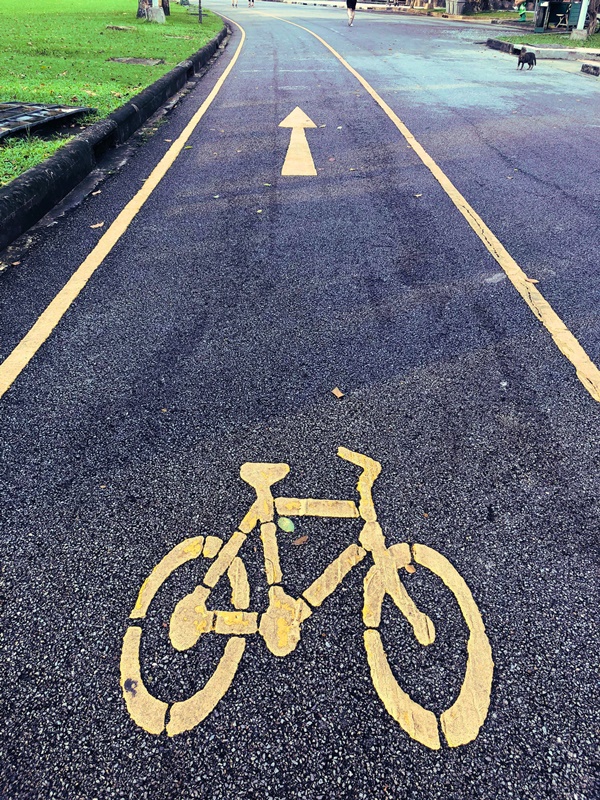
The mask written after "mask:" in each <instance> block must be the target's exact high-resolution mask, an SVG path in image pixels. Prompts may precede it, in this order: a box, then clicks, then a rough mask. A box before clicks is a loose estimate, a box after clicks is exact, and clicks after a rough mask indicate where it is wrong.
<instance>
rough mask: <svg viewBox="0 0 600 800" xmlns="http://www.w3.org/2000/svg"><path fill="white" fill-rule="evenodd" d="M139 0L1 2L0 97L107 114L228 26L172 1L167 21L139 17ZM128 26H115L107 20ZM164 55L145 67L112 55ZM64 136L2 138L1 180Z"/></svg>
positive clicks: (34, 161)
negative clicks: (154, 63) (88, 109)
mask: <svg viewBox="0 0 600 800" xmlns="http://www.w3.org/2000/svg"><path fill="white" fill-rule="evenodd" d="M136 11H137V2H136V0H96V1H95V2H94V0H0V30H1V31H2V38H3V41H2V48H1V49H0V100H2V101H8V100H23V101H26V102H42V103H65V104H69V105H83V106H92V107H93V108H96V109H98V110H97V112H96V113H95V114H94V115H92V116H91V117H90V118H89V119H90V121H94V120H96V119H100V118H101V117H104V116H106V115H107V114H108V113H109V112H110V111H113V110H114V109H115V108H117V107H118V106H120V105H122V104H123V103H124V102H125V101H126V100H127V99H128V98H130V97H133V96H134V95H136V94H137V93H138V92H140V91H141V90H142V89H143V88H144V87H146V86H148V85H149V84H151V83H153V82H154V81H155V80H156V79H157V78H159V77H160V76H161V75H163V74H164V73H165V72H168V71H169V70H170V69H172V68H173V67H174V66H175V65H176V64H178V63H179V62H180V61H183V60H184V59H185V58H187V57H188V56H189V55H191V54H192V53H194V52H195V51H196V50H199V49H200V48H201V47H202V46H203V45H204V44H206V42H208V41H209V40H210V39H212V38H213V37H214V36H215V35H216V34H217V33H218V31H219V30H220V29H221V27H222V24H223V23H222V21H221V20H220V19H219V17H217V16H216V15H214V14H211V13H210V12H206V13H205V14H204V22H203V24H202V25H199V24H198V17H197V16H196V15H193V14H190V13H189V10H188V7H185V6H179V5H177V4H176V3H175V2H173V0H172V2H171V16H170V17H167V22H166V24H165V25H157V24H155V23H149V22H146V21H145V20H138V19H136V16H135V14H136ZM111 25H113V26H119V27H125V28H126V30H115V29H112V28H110V27H109V26H111ZM128 57H135V58H153V59H163V60H164V64H159V65H157V66H143V65H137V64H123V63H120V62H116V61H110V59H111V58H128ZM64 141H66V139H58V140H57V138H56V137H55V138H52V139H49V140H44V139H41V138H38V137H37V136H31V137H29V138H28V139H27V138H25V139H17V138H10V139H3V140H2V143H1V144H0V185H3V184H5V183H7V182H8V181H10V180H12V179H13V178H14V177H16V175H18V174H20V173H21V172H23V171H24V170H25V169H28V168H29V167H31V166H34V164H37V163H39V162H40V161H42V160H43V159H44V158H46V157H47V156H48V155H50V154H51V153H53V152H54V151H55V150H56V149H57V147H59V146H60V144H62V143H64Z"/></svg>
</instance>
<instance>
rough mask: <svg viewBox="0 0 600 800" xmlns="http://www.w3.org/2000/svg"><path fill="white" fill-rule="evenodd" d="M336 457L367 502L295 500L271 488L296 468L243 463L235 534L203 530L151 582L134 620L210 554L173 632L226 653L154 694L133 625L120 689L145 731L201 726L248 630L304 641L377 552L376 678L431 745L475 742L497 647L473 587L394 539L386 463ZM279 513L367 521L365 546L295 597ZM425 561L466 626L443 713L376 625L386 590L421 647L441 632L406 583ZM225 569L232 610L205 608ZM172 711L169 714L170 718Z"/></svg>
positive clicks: (179, 642) (373, 583) (367, 590)
mask: <svg viewBox="0 0 600 800" xmlns="http://www.w3.org/2000/svg"><path fill="white" fill-rule="evenodd" d="M338 455H339V456H340V458H342V459H344V460H345V461H348V462H350V463H351V464H354V465H355V466H358V467H360V469H361V474H360V477H359V479H358V483H357V487H356V488H357V491H358V495H359V502H358V504H356V503H355V502H354V501H352V500H324V499H310V498H294V497H276V498H274V497H273V494H272V487H273V486H274V484H276V483H278V482H279V481H281V480H283V478H285V476H286V475H287V474H288V472H289V469H290V468H289V466H288V465H287V464H271V463H246V464H243V466H242V467H241V470H240V476H241V478H242V479H243V480H244V481H245V482H246V483H248V484H249V485H250V486H252V487H253V489H254V490H255V492H256V500H255V501H254V503H253V504H252V506H251V507H250V510H249V511H248V513H247V514H246V516H245V517H244V518H243V520H242V522H241V523H240V525H239V527H238V530H236V531H235V532H234V533H233V534H232V536H231V537H230V538H229V540H228V541H227V542H226V543H225V544H224V545H223V543H222V541H221V539H219V538H218V537H216V536H206V537H204V536H195V537H191V538H189V539H186V540H185V541H183V542H181V543H180V544H178V545H176V546H175V547H174V548H173V549H172V550H171V551H170V552H169V553H168V554H167V555H166V556H165V557H164V558H163V559H162V560H161V561H160V562H159V564H158V565H157V566H156V567H155V568H154V570H153V571H152V573H151V574H150V576H149V577H148V578H147V579H146V581H144V583H143V585H142V587H141V589H140V591H139V594H138V598H137V601H136V603H135V606H134V608H133V610H132V612H131V615H130V619H132V620H142V619H144V618H145V616H146V613H147V611H148V609H149V606H150V603H151V602H152V600H153V599H154V597H155V595H156V593H157V591H158V590H159V588H160V587H161V586H162V585H163V583H164V582H165V581H166V580H167V578H168V577H169V576H170V575H171V574H172V573H173V572H174V571H175V570H176V569H178V568H179V567H180V566H182V565H183V564H185V563H186V562H188V561H191V560H194V559H197V558H199V557H200V556H203V557H204V558H207V559H211V560H212V563H211V565H210V566H209V567H208V569H207V571H206V574H205V575H204V578H203V579H202V582H201V583H200V584H199V585H198V586H196V588H195V589H194V590H193V591H192V592H191V593H189V594H188V595H186V596H185V597H184V598H183V599H182V600H180V601H179V602H178V603H177V605H176V606H175V609H174V611H173V614H172V616H171V619H170V625H169V637H170V641H171V644H172V645H173V647H174V648H175V649H176V650H178V651H185V650H188V649H189V648H191V647H193V646H194V645H195V644H196V643H197V642H198V640H199V639H200V637H201V636H203V635H206V634H211V633H214V634H221V635H227V636H229V637H230V638H229V639H228V641H227V644H226V646H225V650H224V652H223V655H222V657H221V659H220V661H219V663H218V665H217V667H216V669H215V671H214V672H213V674H212V675H211V677H210V678H209V679H208V681H207V682H206V684H205V685H204V686H203V687H202V688H201V689H199V690H198V691H197V692H196V693H195V694H193V695H192V696H191V697H189V698H187V699H186V700H182V701H179V702H175V703H173V704H172V705H169V703H167V702H165V701H163V700H160V699H159V698H156V697H154V696H153V695H152V694H151V692H150V691H149V690H148V688H147V687H146V685H145V684H144V681H143V678H142V674H141V672H142V670H141V664H140V645H141V638H142V628H141V627H140V626H139V625H131V626H130V627H129V628H128V629H127V631H126V633H125V637H124V640H123V649H122V655H121V687H122V690H123V695H124V698H125V702H126V705H127V709H128V711H129V714H130V716H131V717H132V719H133V720H134V722H135V723H136V724H137V725H139V726H140V727H142V728H143V729H144V730H146V731H148V732H149V733H153V734H160V733H162V732H163V731H165V730H166V732H167V735H169V736H175V735H177V734H180V733H182V732H184V731H188V730H191V729H193V728H194V727H196V725H198V724H199V723H200V722H201V721H202V720H203V719H205V718H206V717H207V716H208V715H209V714H210V713H211V711H212V710H213V709H214V708H215V707H216V705H217V703H218V702H219V701H220V700H221V698H222V697H223V695H224V694H225V692H226V691H227V690H228V689H229V687H230V685H231V682H232V680H233V678H234V675H235V673H236V671H237V669H238V666H239V663H240V660H241V658H242V655H243V653H244V649H245V647H246V637H247V636H249V635H252V634H259V635H260V636H262V638H263V639H264V641H265V643H266V645H267V648H268V649H269V650H270V651H271V652H272V653H273V654H274V655H275V656H279V657H283V656H287V655H289V654H290V653H291V652H293V650H294V649H295V648H296V646H297V645H298V642H299V641H300V637H301V626H302V624H303V623H304V622H305V621H306V620H307V619H308V618H309V617H310V616H311V615H312V614H313V613H314V612H315V611H316V609H318V608H319V606H321V604H322V603H323V602H324V601H325V600H326V598H327V597H329V595H330V594H332V592H334V591H335V589H336V588H337V587H338V586H339V585H340V583H341V582H342V580H343V579H344V577H345V576H346V575H347V574H348V573H349V572H350V570H351V569H352V568H353V567H354V566H356V565H357V564H358V563H360V562H361V561H362V560H363V559H364V558H365V557H366V556H367V555H370V556H371V557H372V560H373V564H372V566H371V567H370V569H369V571H368V572H367V574H366V576H365V579H364V605H363V612H362V617H363V623H364V625H365V628H366V630H365V631H364V643H365V649H366V653H367V659H368V663H369V667H370V671H371V678H372V680H373V685H374V686H375V689H376V691H377V693H378V694H379V697H380V698H381V700H382V701H383V704H384V706H385V708H386V710H387V711H388V712H389V714H390V715H391V716H392V717H393V718H394V719H395V720H396V721H397V722H398V723H399V724H400V726H401V727H402V728H403V729H404V730H405V731H406V732H407V733H408V735H409V736H411V737H412V738H413V739H415V740H416V741H418V742H420V743H421V744H422V745H424V746H426V747H428V748H430V749H433V750H437V749H439V748H440V733H439V728H440V727H441V730H442V732H443V734H444V736H445V739H446V741H447V743H448V744H449V745H450V746H451V747H457V746H459V745H464V744H467V743H468V742H470V741H472V740H473V739H475V737H476V736H477V734H478V733H479V730H480V728H481V726H482V725H483V723H484V721H485V718H486V716H487V711H488V708H489V701H490V694H491V686H492V678H493V669H494V664H493V661H492V652H491V647H490V644H489V640H488V637H487V634H486V632H485V628H484V624H483V621H482V619H481V614H480V612H479V609H478V608H477V605H476V603H475V601H474V600H473V597H472V594H471V592H470V590H469V588H468V586H467V584H466V583H465V581H464V580H463V578H462V577H461V576H460V574H459V573H458V572H457V571H456V569H455V568H454V567H453V566H452V564H451V563H450V562H449V561H448V560H447V559H446V558H445V557H444V556H443V555H441V554H440V553H438V552H437V551H435V550H433V549H432V548H430V547H427V546H426V545H422V544H413V545H412V546H410V545H409V544H407V543H402V544H395V545H392V546H390V547H388V546H387V545H386V542H385V537H384V535H383V532H382V530H381V526H380V525H379V523H378V522H377V514H376V511H375V505H374V502H373V496H372V488H373V484H374V482H375V480H376V479H377V477H378V475H379V474H380V472H381V464H379V462H377V461H375V460H374V459H372V458H369V457H368V456H365V455H362V454H360V453H356V452H353V451H351V450H348V449H346V448H345V447H340V448H339V449H338ZM276 513H277V514H278V515H279V516H280V517H303V516H316V517H329V518H338V519H342V518H345V519H362V521H363V526H362V529H361V532H360V534H359V537H358V543H354V544H351V545H349V546H348V547H347V548H346V549H345V550H344V551H343V552H342V553H341V554H340V555H339V556H338V557H337V558H336V559H335V560H334V561H333V562H332V563H331V564H329V565H328V566H327V567H326V569H325V570H324V571H323V573H322V574H321V575H320V576H319V577H318V578H317V579H316V580H315V581H313V583H311V585H310V586H309V587H308V588H307V589H306V590H305V591H304V592H302V594H301V596H300V597H298V598H294V597H291V596H290V595H288V594H287V593H286V592H285V591H284V589H283V587H282V586H281V581H282V579H283V572H282V569H281V565H280V559H279V546H278V542H277V525H276V523H275V514H276ZM255 530H257V531H260V537H261V541H262V547H263V553H264V568H265V574H266V579H267V582H268V584H269V605H268V608H267V609H266V611H265V612H264V613H263V614H262V615H260V616H259V614H258V613H257V612H253V611H248V610H247V609H248V606H249V604H250V587H249V584H248V578H247V573H246V568H245V566H244V562H243V561H242V559H241V558H240V556H239V555H238V553H239V551H240V548H241V547H242V545H243V544H244V542H245V541H246V539H247V537H248V536H249V535H250V534H251V533H252V532H253V531H255ZM413 562H414V564H417V565H421V566H423V567H425V568H427V569H428V570H430V571H431V572H433V573H434V574H435V575H437V576H438V577H439V578H440V579H441V580H442V581H443V582H444V584H445V585H446V586H447V588H448V589H449V590H450V591H451V592H452V593H453V594H454V596H455V598H456V600H457V602H458V605H459V607H460V610H461V612H462V615H463V617H464V620H465V623H466V625H467V628H468V631H469V638H468V641H467V665H466V670H465V677H464V680H463V684H462V687H461V690H460V692H459V695H458V697H457V699H456V701H455V702H454V703H453V704H452V706H450V708H448V709H447V710H446V711H444V712H443V713H442V714H441V715H440V719H439V725H438V719H437V717H436V715H435V714H434V713H433V712H432V711H430V710H428V709H426V708H424V707H423V706H421V705H420V704H419V703H416V702H415V701H414V700H413V699H412V698H411V697H410V696H409V695H408V694H407V693H406V692H404V690H403V689H402V688H401V687H400V685H399V683H398V681H397V680H396V678H395V677H394V674H393V672H392V670H391V668H390V665H389V662H388V659H387V656H386V653H385V650H384V646H383V643H382V639H381V635H380V633H379V630H378V628H379V626H380V622H381V607H382V603H383V600H384V598H385V596H386V595H389V596H390V597H391V599H392V600H393V602H394V603H395V605H396V607H397V608H398V609H399V611H400V612H401V613H402V614H403V615H404V616H405V617H406V619H407V620H408V622H409V623H410V625H411V626H412V629H413V632H414V635H415V637H416V639H417V640H418V641H419V642H420V644H422V645H424V646H426V645H430V644H431V643H432V642H433V641H434V639H435V628H434V625H433V622H432V621H431V619H430V618H429V617H428V616H427V615H426V614H424V613H423V612H421V611H420V610H419V609H418V608H417V606H416V605H415V603H414V601H413V600H412V599H411V597H410V596H409V594H408V592H407V591H406V588H405V587H404V584H403V583H402V581H401V580H400V572H401V570H406V571H408V572H414V570H415V566H414V565H413ZM225 575H227V579H228V581H229V584H230V586H231V604H232V606H233V608H234V609H235V610H233V611H222V610H210V609H208V608H207V605H206V604H207V601H208V598H209V596H210V592H211V590H212V589H213V588H214V587H215V586H216V585H217V583H218V582H219V580H221V579H222V578H223V577H224V576H225ZM167 712H170V713H169V716H168V721H167Z"/></svg>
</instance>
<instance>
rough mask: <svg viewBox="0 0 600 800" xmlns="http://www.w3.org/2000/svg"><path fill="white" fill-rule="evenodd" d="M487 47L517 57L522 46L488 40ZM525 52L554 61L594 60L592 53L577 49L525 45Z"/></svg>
mask: <svg viewBox="0 0 600 800" xmlns="http://www.w3.org/2000/svg"><path fill="white" fill-rule="evenodd" d="M486 45H487V46H488V47H491V48H492V49H493V50H501V51H502V52H503V53H510V54H511V55H515V56H516V55H518V53H519V51H520V49H521V47H522V46H523V45H514V44H512V43H511V42H503V41H501V40H500V39H488V40H487V42H486ZM526 47H527V52H529V53H535V57H536V58H546V59H554V60H555V61H580V60H582V59H583V58H591V59H592V60H593V59H594V58H595V55H594V53H586V52H585V48H583V47H578V48H575V49H573V50H558V49H557V48H554V47H534V45H530V44H528V45H526Z"/></svg>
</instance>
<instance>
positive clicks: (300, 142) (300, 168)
mask: <svg viewBox="0 0 600 800" xmlns="http://www.w3.org/2000/svg"><path fill="white" fill-rule="evenodd" d="M281 174H282V175H316V174H317V170H316V169H315V162H314V161H313V158H312V155H311V152H310V147H309V146H308V141H307V140H306V134H305V133H304V128H292V135H291V137H290V146H289V147H288V151H287V154H286V157H285V161H284V163H283V169H282V170H281Z"/></svg>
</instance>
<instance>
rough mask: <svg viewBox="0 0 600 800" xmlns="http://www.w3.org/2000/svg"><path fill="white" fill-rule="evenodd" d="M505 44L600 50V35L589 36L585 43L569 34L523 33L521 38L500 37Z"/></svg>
mask: <svg viewBox="0 0 600 800" xmlns="http://www.w3.org/2000/svg"><path fill="white" fill-rule="evenodd" d="M498 38H500V39H502V41H503V42H512V43H513V44H529V45H531V47H548V46H549V45H552V46H556V45H561V46H562V47H565V48H566V49H567V50H573V48H575V47H592V48H594V47H595V48H596V49H597V50H600V33H595V34H594V35H593V36H588V38H587V39H585V40H584V41H579V40H577V41H573V39H570V38H569V36H568V34H564V33H536V34H531V32H530V33H523V34H521V35H520V36H500V37H498Z"/></svg>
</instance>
